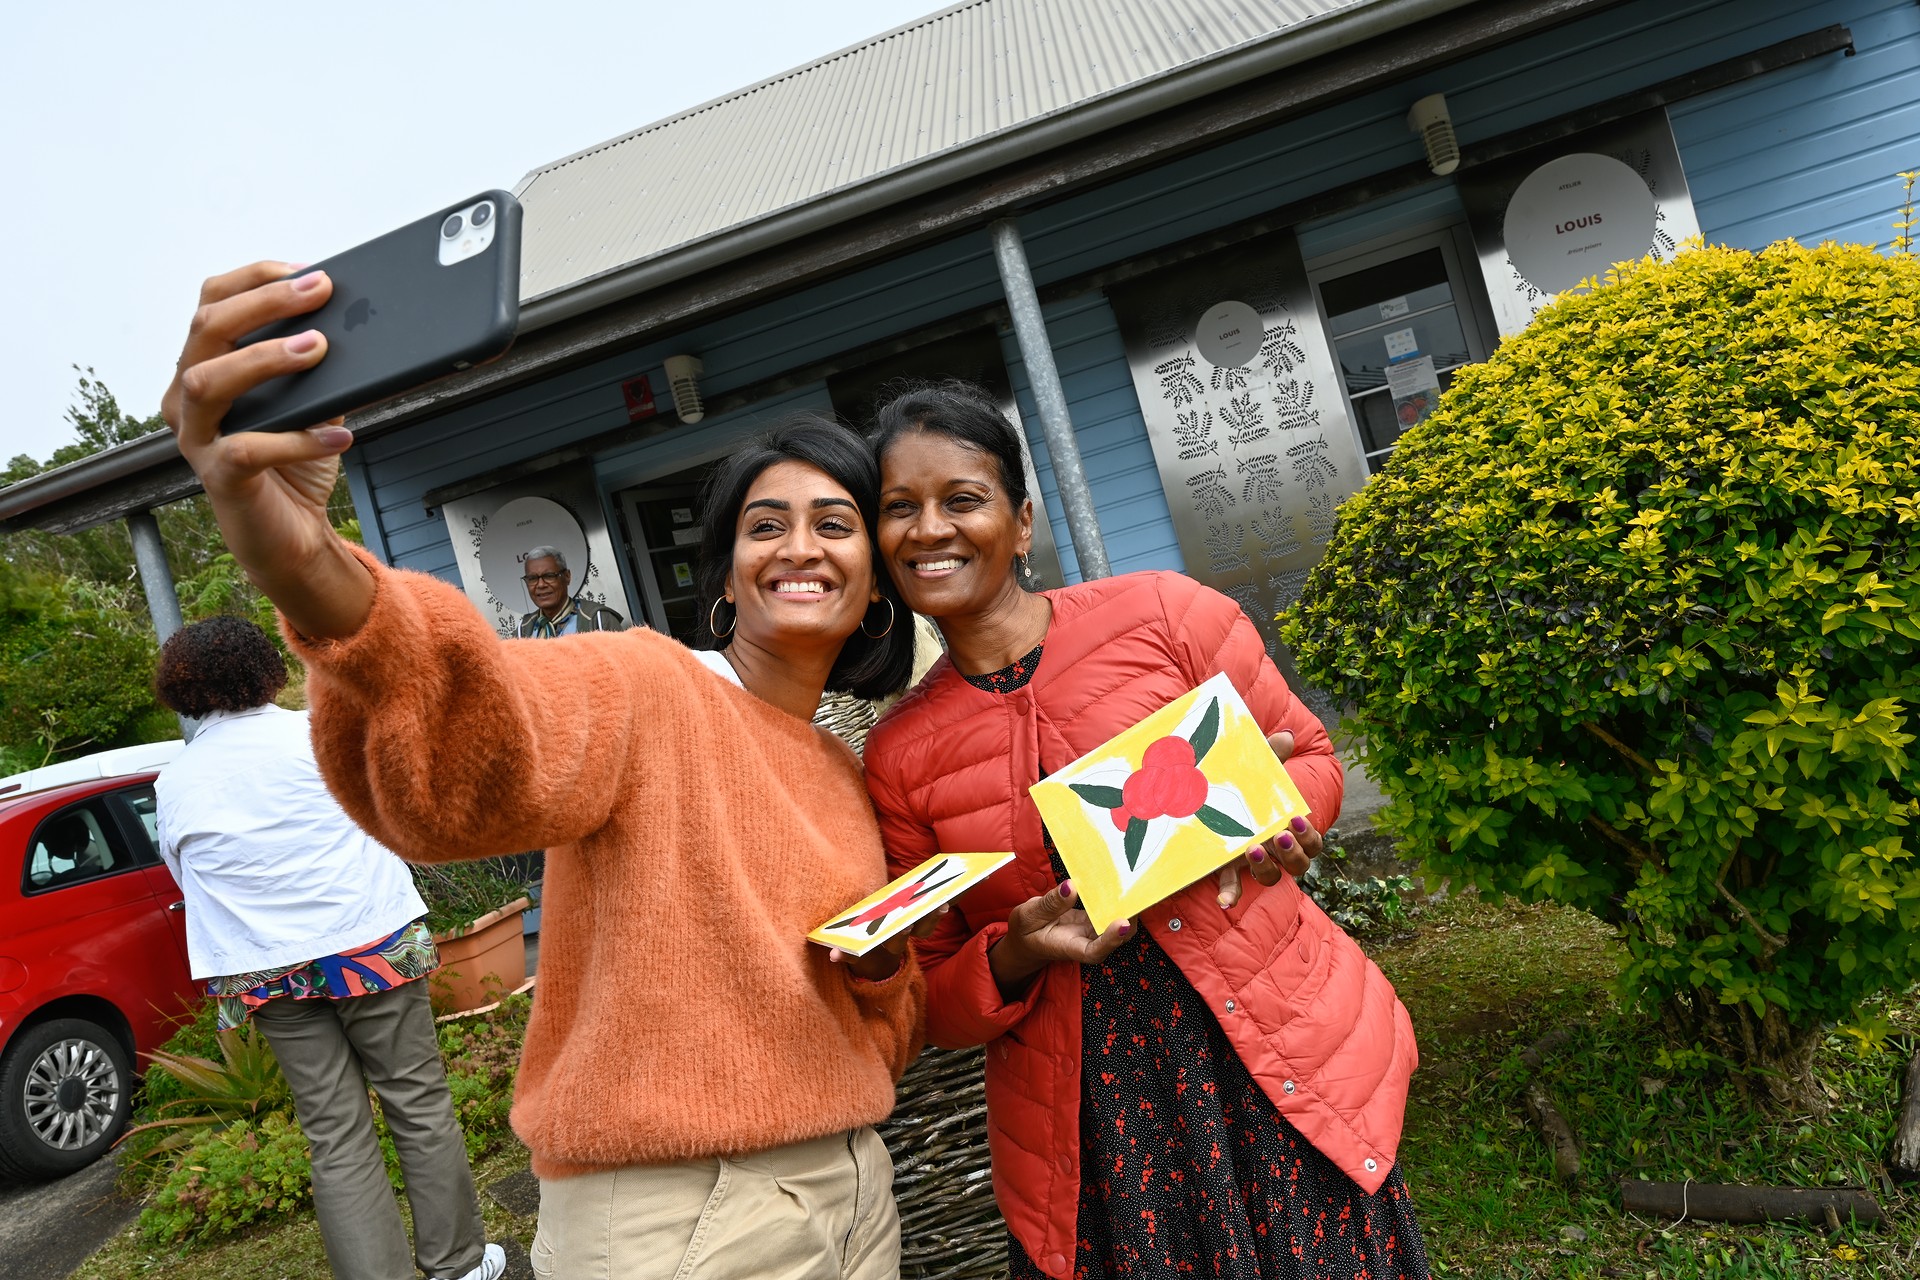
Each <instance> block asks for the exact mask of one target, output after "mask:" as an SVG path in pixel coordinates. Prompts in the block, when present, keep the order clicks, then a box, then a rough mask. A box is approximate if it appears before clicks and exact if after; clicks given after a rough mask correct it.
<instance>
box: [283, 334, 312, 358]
mask: <svg viewBox="0 0 1920 1280" xmlns="http://www.w3.org/2000/svg"><path fill="white" fill-rule="evenodd" d="M319 345H320V331H319V330H318V329H308V330H307V331H306V332H305V333H296V334H294V335H293V336H292V337H291V338H288V339H287V350H288V352H289V353H291V354H293V355H296V356H303V355H305V354H307V352H309V351H311V350H313V349H314V348H315V347H317V346H319Z"/></svg>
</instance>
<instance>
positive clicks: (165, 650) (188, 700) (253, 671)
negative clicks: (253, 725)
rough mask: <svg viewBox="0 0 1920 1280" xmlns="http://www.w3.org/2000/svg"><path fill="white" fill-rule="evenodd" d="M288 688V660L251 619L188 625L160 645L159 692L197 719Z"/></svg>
mask: <svg viewBox="0 0 1920 1280" xmlns="http://www.w3.org/2000/svg"><path fill="white" fill-rule="evenodd" d="M286 687H287V664H286V660H285V659H283V658H282V657H281V656H280V651H279V650H278V649H276V648H274V647H273V641H271V640H269V639H267V633H266V632H264V631H262V630H261V629H260V628H259V627H256V626H254V625H253V623H251V622H248V621H247V620H246V619H245V618H232V617H224V616H223V617H218V618H208V619H207V620H206V621H205V622H196V623H194V624H193V625H192V626H190V627H182V628H181V629H180V630H178V631H176V632H174V633H173V634H172V635H171V636H169V637H168V638H167V642H166V643H165V644H163V645H161V646H160V665H159V666H158V667H156V668H154V672H153V691H154V693H155V694H157V695H158V696H159V698H160V701H161V703H162V704H163V705H165V706H166V707H167V709H168V710H170V711H176V712H178V713H180V714H181V715H183V716H186V717H188V718H189V719H192V720H198V719H201V718H202V717H204V716H205V715H206V714H207V713H208V712H210V711H247V710H251V709H252V708H254V707H258V706H263V705H265V704H266V703H269V702H272V701H273V699H274V695H275V694H277V693H279V692H280V691H281V690H282V689H284V688H286Z"/></svg>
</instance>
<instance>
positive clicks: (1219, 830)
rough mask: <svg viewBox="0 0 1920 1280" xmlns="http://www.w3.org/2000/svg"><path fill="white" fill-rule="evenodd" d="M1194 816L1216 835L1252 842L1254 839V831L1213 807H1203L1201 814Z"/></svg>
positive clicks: (1201, 807)
mask: <svg viewBox="0 0 1920 1280" xmlns="http://www.w3.org/2000/svg"><path fill="white" fill-rule="evenodd" d="M1193 816H1194V817H1196V818H1198V819H1200V821H1201V822H1202V823H1204V824H1205V825H1206V828H1207V830H1209V831H1211V832H1213V833H1214V834H1215V835H1221V836H1226V837H1228V838H1229V839H1241V840H1250V839H1252V838H1253V832H1252V831H1250V830H1248V829H1247V828H1246V827H1243V826H1241V825H1240V824H1239V823H1237V822H1235V821H1234V820H1233V819H1232V818H1229V817H1228V816H1227V815H1226V814H1224V813H1222V812H1220V811H1219V810H1218V809H1216V808H1214V807H1213V806H1212V805H1205V804H1203V805H1201V806H1200V809H1199V812H1197V813H1195V814H1194V815H1193Z"/></svg>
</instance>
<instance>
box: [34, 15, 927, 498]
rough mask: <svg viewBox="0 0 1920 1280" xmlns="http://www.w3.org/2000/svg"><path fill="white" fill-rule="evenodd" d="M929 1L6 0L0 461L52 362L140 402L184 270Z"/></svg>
mask: <svg viewBox="0 0 1920 1280" xmlns="http://www.w3.org/2000/svg"><path fill="white" fill-rule="evenodd" d="M942 7H944V5H942V4H940V3H938V0H830V2H829V3H826V4H796V3H794V2H793V0H698V3H684V2H679V3H670V2H668V0H647V2H645V3H632V2H631V0H628V2H627V3H620V2H618V0H522V2H521V3H504V2H502V0H431V2H429V0H383V2H380V3H369V2H367V0H333V2H332V3H329V4H308V5H286V4H261V3H258V2H257V0H255V2H252V3H247V4H212V3H205V2H200V0H163V2H162V3H153V2H152V0H142V2H140V3H133V2H131V0H115V2H114V3H83V2H81V0H73V2H72V3H62V4H45V3H42V4H31V5H29V4H21V5H15V6H10V7H9V9H8V13H7V19H6V26H7V32H6V39H5V41H4V47H3V48H0V163H4V165H5V171H4V172H5V177H6V180H7V181H6V187H5V191H6V195H5V198H4V200H0V247H4V251H5V253H6V260H7V267H6V270H5V273H4V277H0V278H4V281H5V283H4V293H0V297H4V300H5V308H4V315H3V317H0V326H3V327H0V338H4V341H3V342H0V377H4V380H5V385H6V387H7V388H8V391H9V395H8V398H7V406H6V411H5V413H4V414H3V415H0V462H4V461H5V460H6V459H8V458H11V457H13V456H14V455H16V454H20V453H29V454H32V455H33V456H34V457H36V458H42V459H44V458H45V457H46V456H47V455H48V454H50V453H52V452H53V450H54V449H56V448H58V447H59V446H60V445H62V444H65V443H67V442H68V441H69V440H71V439H72V431H71V429H70V427H69V426H68V424H67V422H66V419H65V412H66V409H67V407H68V406H69V405H70V404H72V403H73V400H74V395H73V391H74V385H75V376H76V375H75V374H74V372H73V369H72V367H71V366H73V365H82V366H86V365H91V366H92V367H93V368H94V369H95V370H96V371H97V372H98V373H99V376H100V378H101V379H102V380H103V381H104V382H105V383H106V384H107V386H108V387H110V388H111V389H112V390H113V392H114V394H115V395H116V396H118V397H119V399H120V403H121V405H122V406H123V407H124V408H126V409H127V410H128V411H129V412H131V413H134V414H137V415H142V416H144V415H146V414H148V413H151V412H153V411H154V410H155V409H156V408H157V407H158V405H159V400H160V394H161V392H162V391H163V390H165V387H166V382H167V378H168V377H169V376H170V374H171V372H172V367H173V360H174V357H175V355H176V354H177V352H178V348H179V344H180V338H181V337H182V335H183V333H184V329H185V323H186V320H187V317H188V315H189V313H190V312H191V310H192V307H193V303H194V298H195V296H196V294H197V292H198V289H199V284H200V281H201V280H202V279H204V278H205V277H206V276H208V275H211V274H214V273H215V272H218V271H223V270H226V269H227V268H229V267H233V266H237V265H239V264H241V263H244V262H250V261H253V260H254V259H256V258H285V259H288V260H292V261H313V260H316V259H319V258H324V257H326V256H328V255H329V254H332V253H337V252H339V251H340V250H342V249H346V248H349V247H351V246H353V245H355V244H358V243H360V242H361V241H363V240H366V239H368V238H370V237H372V236H374V235H376V234H378V233H380V232H382V231H386V230H389V229H390V228H392V227H396V226H399V225H401V224H402V223H405V222H410V221H412V220H413V219H415V218H418V217H421V216H423V215H424V214H426V213H430V212H432V211H433V210H434V209H436V208H438V207H440V206H442V205H445V204H448V203H451V202H452V201H454V200H458V199H460V198H461V197H463V196H467V195H471V194H472V193H474V192H476V191H479V190H483V189H485V188H487V187H509V188H510V187H512V186H514V185H515V184H516V183H518V182H519V180H520V179H521V177H523V176H524V175H525V174H526V173H527V171H528V170H530V169H533V168H536V167H538V166H539V165H541V164H545V163H546V162H548V161H550V160H557V159H559V158H560V157H561V156H563V155H567V154H569V153H571V152H574V151H578V150H580V149H581V148H583V147H588V146H591V145H593V144H594V143H596V142H602V141H604V140H606V139H608V138H611V137H615V136H617V135H619V134H622V133H626V132H628V131H629V130H632V129H636V128H638V127H640V126H641V125H645V124H649V123H651V122H653V121H655V120H658V119H660V118H662V117H664V116H668V115H672V114H674V113H675V112H677V111H681V110H684V109H685V108H687V107H692V106H697V105H698V104H700V103H702V102H705V101H707V100H708V99H710V98H714V97H718V96H720V95H722V94H725V93H727V92H729V91H731V90H734V89H738V88H742V87H744V86H746V85H748V84H751V83H753V82H755V81H757V80H762V79H765V78H766V77H768V76H771V75H775V74H778V73H779V72H782V71H785V70H788V69H789V68H792V67H796V66H799V65H800V64H802V63H805V62H809V61H812V60H813V59H815V58H817V57H820V56H821V55H823V54H827V53H832V52H834V51H835V50H837V49H840V48H843V47H845V46H847V45H849V44H853V43H855V42H857V41H859V40H862V39H864V38H866V37H868V36H873V35H878V34H879V33H880V32H882V31H885V30H888V29H890V28H892V27H895V26H898V25H900V24H901V23H904V22H907V21H910V20H912V19H913V18H916V17H919V16H921V15H922V14H926V13H931V12H934V11H935V10H937V9H939V8H942Z"/></svg>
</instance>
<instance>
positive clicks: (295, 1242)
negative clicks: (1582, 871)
mask: <svg viewBox="0 0 1920 1280" xmlns="http://www.w3.org/2000/svg"><path fill="white" fill-rule="evenodd" d="M1416 925H1417V927H1416V928H1415V929H1414V931H1413V932H1412V933H1411V934H1410V935H1408V936H1405V937H1401V938H1398V939H1396V940H1393V941H1390V942H1384V943H1373V944H1370V945H1369V950H1370V952H1371V953H1372V954H1373V955H1374V956H1375V958H1376V959H1377V960H1378V961H1379V962H1380V965H1381V967H1382V968H1383V969H1384V970H1385V971H1386V972H1387V975H1388V976H1389V977H1390V978H1392V979H1393V982H1394V985H1395V986H1396V987H1397V988H1398V989H1399V991H1400V995H1401V998H1402V999H1403V1000H1404V1001H1405V1002H1406V1004H1407V1007H1408V1009H1409V1010H1410V1011H1411V1012H1412V1014H1413V1021H1414V1027H1415V1029H1416V1031H1417V1032H1418V1034H1419V1039H1420V1052H1421V1065H1420V1070H1419V1072H1418V1073H1416V1074H1415V1076H1414V1082H1413V1092H1412V1096H1411V1097H1410V1099H1409V1101H1408V1109H1407V1131H1406V1137H1405V1140H1404V1141H1403V1142H1402V1144H1401V1155H1402V1157H1403V1159H1404V1162H1405V1165H1404V1167H1405V1172H1406V1177H1407V1181H1408V1184H1409V1185H1410V1186H1411V1187H1412V1189H1413V1194H1414V1198H1415V1200H1416V1202H1417V1204H1418V1206H1419V1212H1420V1217H1421V1223H1422V1226H1423V1228H1424V1230H1425V1233H1426V1239H1427V1247H1428V1251H1429V1253H1430V1255H1431V1256H1432V1259H1433V1262H1434V1271H1435V1274H1436V1275H1439V1276H1447V1277H1456V1276H1459V1277H1476V1278H1479V1280H1496V1278H1498V1280H1532V1278H1533V1277H1554V1278H1556V1280H1557V1278H1562V1277H1564V1278H1565V1280H1589V1278H1598V1277H1632V1278H1633V1280H1642V1278H1649V1280H1696V1278H1697V1280H1733V1278H1736V1277H1741V1278H1746V1277H1752V1278H1761V1277H1765V1278H1768V1280H1773V1278H1776V1277H1778V1278H1780V1280H1786V1278H1788V1277H1803V1276H1804V1277H1841V1276H1845V1277H1862V1278H1873V1280H1881V1278H1884V1280H1895V1278H1898V1280H1911V1278H1912V1277H1915V1276H1920V1194H1916V1192H1915V1190H1913V1189H1910V1188H1899V1187H1894V1186H1892V1185H1891V1184H1887V1183H1885V1182H1884V1181H1883V1178H1882V1172H1881V1168H1880V1158H1881V1156H1882V1154H1883V1153H1884V1152H1885V1151H1886V1149H1887V1147H1888V1144H1889V1143H1890V1141H1891V1138H1892V1133H1893V1125H1894V1120H1895V1110H1896V1108H1897V1107H1898V1105H1899V1097H1898V1092H1899V1080H1900V1075H1901V1072H1902V1071H1903V1069H1904V1067H1905V1063H1906V1055H1907V1053H1908V1052H1910V1051H1911V1048H1912V1046H1913V1045H1914V1044H1915V1043H1916V1042H1920V1004H1917V1003H1916V1001H1915V1000H1914V999H1913V998H1912V997H1911V996H1910V997H1909V998H1907V999H1906V1000H1903V1001H1888V1002H1885V1003H1884V1004H1883V1005H1882V1007H1881V1008H1879V1009H1878V1010H1877V1012H1878V1013H1879V1014H1880V1016H1881V1017H1882V1018H1884V1019H1885V1021H1886V1023H1887V1024H1889V1025H1890V1026H1891V1028H1892V1034H1890V1035H1888V1036H1886V1037H1884V1038H1882V1039H1880V1040H1878V1041H1877V1042H1876V1041H1874V1040H1873V1039H1872V1038H1868V1039H1866V1040H1862V1039H1860V1038H1857V1037H1855V1036H1852V1035H1850V1034H1848V1033H1846V1032H1843V1031H1836V1032H1834V1033H1833V1034H1832V1035H1830V1036H1828V1037H1827V1039H1826V1041H1825V1044H1824V1046H1823V1048H1822V1050H1821V1053H1820V1058H1819V1063H1818V1071H1819V1076H1820V1079H1821V1081H1822V1083H1823V1086H1824V1088H1825V1090H1826V1092H1827V1095H1828V1098H1829V1101H1830V1107H1829V1109H1828V1110H1827V1111H1826V1112H1824V1113H1823V1114H1820V1115H1805V1116H1785V1117H1781V1116H1765V1115H1760V1114H1756V1113H1755V1112H1753V1111H1752V1110H1750V1109H1749V1108H1748V1107H1747V1106H1746V1104H1745V1103H1744V1102H1743V1101H1742V1100H1741V1099H1740V1098H1739V1096H1738V1095H1737V1094H1736V1093H1735V1091H1734V1090H1733V1088H1732V1086H1731V1085H1729V1084H1728V1083H1727V1082H1726V1080H1725V1078H1724V1077H1722V1076H1719V1075H1716V1074H1714V1073H1713V1072H1711V1071H1710V1070H1707V1069H1703V1068H1700V1067H1697V1066H1686V1065H1678V1064H1674V1063H1672V1062H1671V1061H1669V1060H1667V1059H1666V1057H1665V1056H1664V1055H1663V1050H1664V1042H1663V1041H1662V1040H1661V1039H1660V1038H1659V1037H1658V1036H1657V1034H1655V1033H1653V1032H1652V1031H1651V1030H1650V1029H1649V1028H1647V1027H1646V1026H1645V1025H1644V1023H1643V1022H1642V1021H1641V1020H1639V1019H1638V1018H1636V1017H1634V1016H1632V1015H1630V1014H1628V1013H1626V1012H1623V1011H1622V1010H1621V1009H1620V1008H1619V1007H1618V1004H1617V1002H1616V999H1615V996H1614V987H1613V974H1614V971H1615V964H1616V956H1617V952H1616V944H1615V942H1614V941H1613V939H1612V938H1611V936H1610V935H1609V934H1608V932H1607V930H1606V929H1605V928H1604V927H1603V926H1601V925H1600V924H1598V923H1597V922H1595V921H1594V920H1592V919H1591V918H1590V917H1587V916H1584V915H1582V914H1580V913H1578V912H1574V911H1568V910H1563V909H1559V908H1554V907H1544V906H1542V907H1528V906H1519V905H1514V904H1498V905H1485V904H1481V903H1479V902H1475V901H1472V900H1450V901H1447V902H1444V903H1442V904H1440V905H1438V906H1434V907H1428V908H1426V909H1424V910H1423V911H1422V912H1421V913H1420V914H1419V916H1418V917H1417V920H1416ZM1556 1029H1564V1030H1566V1031H1567V1032H1569V1033H1570V1035H1571V1037H1572V1038H1571V1040H1570V1041H1569V1042H1568V1043H1567V1044H1566V1045H1565V1046H1564V1047H1562V1048H1561V1049H1559V1050H1557V1051H1556V1052H1554V1053H1553V1054H1551V1055H1550V1056H1549V1057H1548V1058H1547V1060H1546V1063H1545V1067H1544V1070H1543V1071H1542V1073H1541V1079H1542V1080H1543V1082H1544V1083H1546V1084H1547V1086H1548V1087H1549V1088H1550V1090H1551V1091H1552V1093H1553V1096H1554V1097H1555V1099H1556V1100H1557V1102H1558V1104H1559V1107H1560V1109H1561V1111H1562V1112H1563V1113H1564V1114H1565V1115H1566V1117H1567V1119H1568V1120H1569V1122H1570V1123H1571V1124H1572V1126H1573V1128H1574V1130H1575V1132H1576V1133H1578V1134H1579V1135H1580V1137H1581V1139H1582V1141H1583V1144H1584V1146H1583V1151H1582V1161H1583V1166H1582V1181H1581V1183H1580V1185H1579V1186H1578V1187H1576V1188H1574V1189H1571V1190H1569V1189H1566V1188H1563V1187H1561V1186H1560V1185H1559V1184H1558V1183H1557V1182H1555V1180H1554V1177H1553V1169H1552V1164H1551V1162H1550V1160H1549V1157H1548V1154H1547V1150H1546V1147H1545V1145H1544V1144H1543V1143H1542V1141H1541V1140H1540V1138H1539V1137H1538V1136H1537V1135H1536V1134H1535V1133H1534V1132H1533V1130H1532V1128H1531V1126H1530V1124H1529V1123H1528V1121H1527V1120H1526V1119H1525V1115H1524V1112H1523V1111H1522V1110H1521V1107H1520V1103H1519V1098H1518V1094H1519V1091H1520V1089H1521V1087H1522V1086H1523V1084H1524V1083H1525V1081H1526V1080H1527V1079H1528V1078H1529V1075H1530V1073H1529V1071H1528V1069H1527V1068H1526V1067H1525V1066H1524V1065H1523V1064H1522V1062H1521V1060H1520V1056H1519V1054H1520V1051H1521V1050H1522V1049H1524V1048H1526V1047H1527V1046H1529V1045H1531V1044H1533V1043H1535V1042H1536V1041H1537V1040H1539V1038H1540V1037H1541V1036H1543V1035H1545V1034H1546V1033H1547V1032H1549V1031H1552V1030H1556ZM525 1159H526V1156H525V1153H524V1151H522V1150H520V1149H519V1148H518V1147H517V1146H509V1148H508V1149H507V1150H505V1151H503V1152H500V1153H498V1154H495V1155H493V1156H490V1157H488V1158H487V1159H485V1160H483V1161H481V1162H479V1163H477V1164H476V1165H475V1169H474V1174H475V1180H476V1182H477V1183H478V1184H479V1185H480V1186H481V1187H482V1188H483V1189H484V1188H486V1187H488V1186H490V1185H492V1184H493V1183H494V1182H496V1181H498V1180H499V1179H501V1178H503V1177H505V1176H507V1175H508V1174H510V1173H513V1172H516V1171H517V1170H519V1169H521V1168H524V1167H525ZM1622 1177H1646V1178H1650V1179H1655V1180H1660V1181H1674V1182H1679V1181H1683V1180H1685V1179H1689V1178H1691V1179H1693V1180H1695V1181H1699V1182H1748V1183H1766V1184H1772V1185H1797V1186H1823V1185H1849V1186H1856V1187H1865V1188H1867V1189H1868V1190H1870V1191H1872V1192H1873V1194H1874V1195H1875V1196H1876V1197H1877V1198H1878V1199H1879V1200H1880V1203H1881V1206H1882V1208H1883V1209H1885V1210H1886V1211H1887V1212H1888V1214H1889V1215H1890V1217H1889V1220H1888V1221H1887V1222H1886V1223H1885V1224H1883V1226H1882V1227H1881V1228H1880V1229H1879V1230H1877V1231H1870V1230H1866V1229H1862V1228H1856V1227H1854V1226H1852V1225H1851V1224H1849V1225H1848V1226H1846V1227H1844V1228H1843V1229H1842V1230H1841V1231H1840V1232H1838V1233H1837V1234H1834V1235H1828V1234H1827V1233H1826V1232H1824V1231H1817V1230H1813V1229H1811V1228H1803V1227H1793V1226H1769V1227H1733V1226H1725V1225H1721V1224H1713V1223H1699V1222H1688V1223H1679V1224H1674V1223H1664V1222H1652V1221H1644V1220H1640V1219H1636V1218H1633V1217H1630V1216H1628V1215H1626V1214H1624V1213H1623V1212H1622V1211H1621V1208H1620V1201H1619V1193H1618V1191H1617V1189H1616V1188H1617V1184H1618V1181H1619V1179H1621V1178H1622ZM481 1203H482V1206H483V1209H484V1210H485V1213H486V1218H487V1229H488V1237H489V1238H490V1239H495V1240H500V1239H505V1238H507V1237H512V1238H514V1239H517V1240H518V1241H519V1242H520V1243H521V1244H522V1246H526V1245H529V1244H531V1242H532V1238H533V1227H534V1221H533V1219H532V1218H531V1217H518V1216H516V1215H514V1214H512V1213H510V1212H508V1211H507V1210H506V1209H504V1208H502V1207H501V1206H500V1205H499V1204H497V1203H495V1202H494V1201H493V1200H492V1199H491V1198H489V1197H487V1196H486V1195H485V1194H483V1195H482V1196H481ZM161 1273H165V1274H166V1276H167V1277H168V1280H240V1278H241V1277H245V1278H246V1280H254V1278H255V1277H260V1276H272V1277H282V1278H284V1280H326V1277H327V1275H328V1271H327V1267H326V1261H325V1257H324V1255H323V1254H322V1252H321V1248H320V1237H319V1233H318V1231H317V1230H316V1228H315V1226H314V1224H313V1221H312V1219H311V1218H310V1217H309V1218H302V1219H300V1220H298V1221H295V1222H292V1223H289V1224H286V1225H282V1226H277V1227H269V1228H263V1229H259V1230H256V1231H253V1232H250V1233H247V1234H245V1235H242V1236H239V1237H236V1238H235V1239H233V1240H231V1241H229V1242H226V1243H223V1244H220V1245H217V1246H212V1247H200V1248H195V1249H170V1248H155V1247H154V1246H152V1245H149V1244H146V1243H144V1242H142V1241H141V1240H140V1238H139V1236H138V1235H137V1234H136V1233H134V1232H131V1231H129V1232H127V1233H124V1234H122V1235H121V1236H120V1237H118V1238H117V1239H116V1240H115V1241H114V1242H113V1243H112V1244H110V1245H109V1246H108V1247H107V1248H106V1249H105V1250H103V1251H102V1252H101V1253H99V1254H96V1255H95V1256H94V1258H93V1259H91V1260H90V1261H89V1262H88V1263H87V1264H86V1265H85V1266H83V1267H82V1268H81V1269H80V1270H79V1271H78V1272H76V1273H75V1274H76V1277H78V1280H126V1278H127V1277H135V1276H153V1275H157V1274H161Z"/></svg>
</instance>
